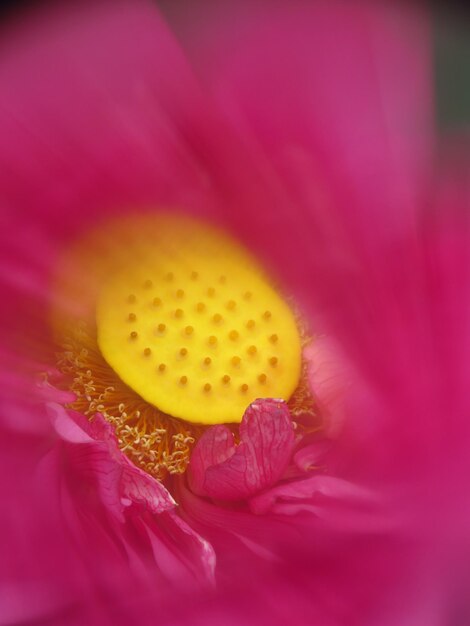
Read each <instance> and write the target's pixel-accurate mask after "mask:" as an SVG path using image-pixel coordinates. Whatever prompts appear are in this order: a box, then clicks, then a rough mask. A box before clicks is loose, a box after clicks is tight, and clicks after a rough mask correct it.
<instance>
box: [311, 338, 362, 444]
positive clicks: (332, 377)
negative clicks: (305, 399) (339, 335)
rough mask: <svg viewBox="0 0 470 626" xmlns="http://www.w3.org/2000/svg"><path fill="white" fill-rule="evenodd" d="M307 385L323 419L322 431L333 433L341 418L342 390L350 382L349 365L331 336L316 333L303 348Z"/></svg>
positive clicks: (335, 431) (342, 414)
mask: <svg viewBox="0 0 470 626" xmlns="http://www.w3.org/2000/svg"><path fill="white" fill-rule="evenodd" d="M303 356H304V359H305V360H306V362H307V363H308V375H309V382H310V387H311V389H312V392H313V394H314V395H315V400H316V402H317V404H318V407H319V409H320V410H321V413H322V416H323V417H324V419H325V434H326V435H327V436H330V437H334V436H335V435H336V434H338V432H339V431H340V430H341V426H342V423H343V420H344V404H345V394H346V393H347V390H348V387H349V386H350V385H351V382H352V372H351V371H350V370H351V367H350V366H348V365H347V363H346V359H345V357H344V355H342V354H341V351H340V349H339V347H338V346H337V345H336V344H335V342H334V341H333V340H332V339H331V338H330V337H325V336H321V337H315V338H314V339H313V340H312V341H311V342H310V343H309V344H308V346H306V347H305V348H304V351H303Z"/></svg>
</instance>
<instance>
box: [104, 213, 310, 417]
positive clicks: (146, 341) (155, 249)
mask: <svg viewBox="0 0 470 626" xmlns="http://www.w3.org/2000/svg"><path fill="white" fill-rule="evenodd" d="M134 227H135V225H134ZM138 227H139V228H140V229H141V230H140V233H139V236H138V237H134V236H132V233H131V232H128V237H127V246H126V249H125V254H121V253H119V254H118V259H117V260H118V262H117V263H114V270H113V271H111V272H110V273H108V274H107V275H106V278H105V280H103V282H102V283H101V286H100V287H99V289H98V290H97V300H96V326H97V340H98V346H99V349H100V351H101V353H102V355H103V357H104V359H105V360H106V361H107V363H108V364H109V365H110V366H111V367H112V368H113V370H114V371H115V372H116V373H117V375H118V376H119V377H120V378H121V380H122V381H124V382H125V383H126V384H127V385H128V386H129V387H130V388H131V389H133V390H134V391H135V392H137V393H138V394H139V395H140V396H141V397H142V398H143V399H144V400H145V401H147V402H148V403H150V404H152V405H153V406H155V407H157V408H158V409H160V410H161V411H163V412H165V413H167V414H169V415H172V416H174V417H178V418H181V419H184V420H186V421H188V422H193V423H199V424H218V423H226V422H240V421H241V419H242V417H243V413H244V411H245V409H246V408H247V406H248V405H249V404H250V403H251V402H252V401H253V400H254V399H256V398H260V397H276V398H283V399H285V400H288V399H289V398H290V396H291V395H292V393H293V392H294V390H295V389H296V387H297V386H298V383H299V377H300V373H301V341H300V337H299V332H298V329H297V325H296V321H295V317H294V315H293V313H292V311H291V309H290V308H289V306H288V305H287V303H286V302H285V301H284V300H283V298H282V297H281V296H280V295H279V294H278V292H277V291H276V290H275V289H273V287H272V286H271V284H270V283H269V280H268V278H267V276H266V275H265V273H264V272H263V270H262V268H261V267H260V266H259V264H258V263H257V262H256V260H255V259H254V258H253V257H252V256H251V255H250V254H249V253H248V252H247V251H246V250H245V249H244V248H242V247H241V246H240V245H239V244H238V243H237V242H235V241H234V240H233V239H231V238H230V237H228V236H227V235H226V234H225V233H223V232H221V231H219V230H217V229H214V228H212V227H209V226H207V225H205V224H202V223H201V222H196V221H194V220H189V219H186V218H185V219H182V218H178V217H171V216H159V217H158V218H155V217H152V218H146V219H143V220H142V219H141V220H140V221H139V222H138ZM121 235H122V236H124V239H126V233H125V231H124V232H122V233H121Z"/></svg>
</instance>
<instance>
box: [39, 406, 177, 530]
mask: <svg viewBox="0 0 470 626" xmlns="http://www.w3.org/2000/svg"><path fill="white" fill-rule="evenodd" d="M48 409H49V412H50V415H51V419H52V422H53V424H54V427H55V429H56V431H57V434H58V435H59V436H60V437H61V438H62V439H64V440H65V441H67V442H69V443H70V444H82V445H81V446H79V447H78V448H77V447H75V446H73V447H71V450H70V453H71V454H73V455H74V456H75V460H76V462H77V463H78V464H79V465H80V466H81V468H82V471H84V472H85V473H87V474H89V473H90V472H91V473H92V474H93V475H94V476H95V478H96V480H97V482H98V486H99V491H100V494H101V498H102V500H103V502H104V504H105V505H106V506H107V507H108V508H109V510H110V511H111V512H113V513H114V514H115V515H116V516H117V517H118V518H119V519H123V512H124V510H125V509H126V508H128V507H131V506H132V507H134V508H135V507H136V508H137V509H138V510H140V511H141V512H142V511H145V510H148V511H150V512H151V513H162V512H163V511H167V510H170V509H172V508H174V507H175V505H176V503H175V501H174V500H173V498H172V497H171V495H170V494H169V492H168V491H167V490H166V489H165V487H164V486H163V485H162V483H160V482H159V481H157V480H155V478H152V476H150V475H149V474H147V473H146V472H144V471H143V470H141V469H140V468H138V467H137V466H135V465H134V464H133V463H131V461H129V459H128V458H127V457H126V456H125V454H123V453H122V452H121V450H120V449H119V447H118V443H117V440H116V436H115V434H114V430H113V427H112V426H111V424H109V423H108V422H107V421H106V420H105V419H104V418H103V417H102V416H101V415H100V414H99V413H98V414H96V415H95V417H94V418H93V421H89V420H87V419H86V417H85V416H83V415H81V414H80V413H76V412H74V411H66V410H65V409H64V408H63V407H62V406H61V405H58V404H52V403H51V404H49V405H48Z"/></svg>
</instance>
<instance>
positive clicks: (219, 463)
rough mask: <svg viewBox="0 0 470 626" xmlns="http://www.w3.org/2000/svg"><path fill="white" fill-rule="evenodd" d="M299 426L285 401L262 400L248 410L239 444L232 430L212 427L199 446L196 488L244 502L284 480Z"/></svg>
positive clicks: (194, 461)
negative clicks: (295, 433)
mask: <svg viewBox="0 0 470 626" xmlns="http://www.w3.org/2000/svg"><path fill="white" fill-rule="evenodd" d="M293 447H294V428H293V425H292V420H291V417H290V413H289V409H288V408H287V405H286V403H285V402H284V401H283V400H273V399H262V400H256V401H255V402H253V403H252V404H251V405H250V406H249V407H248V409H247V410H246V411H245V415H244V416H243V420H242V423H241V425H240V444H239V445H238V446H236V445H235V443H234V438H233V434H232V433H231V431H230V430H229V429H228V428H227V426H221V425H220V426H213V427H212V428H209V430H208V431H207V432H206V433H204V435H203V436H202V437H201V439H200V440H199V441H198V443H197V445H196V446H195V448H194V451H193V454H192V457H191V462H190V465H189V482H190V486H191V489H192V490H193V491H194V492H195V493H197V494H199V495H201V496H208V497H211V498H215V499H220V500H241V499H243V498H246V497H248V496H250V495H252V494H254V493H256V492H258V491H260V490H261V489H264V488H266V487H269V486H270V485H272V484H273V483H275V482H276V481H277V480H279V478H280V477H281V476H282V474H283V472H284V471H285V469H286V467H287V465H288V463H289V460H290V458H291V455H292V450H293Z"/></svg>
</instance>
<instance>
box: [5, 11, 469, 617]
mask: <svg viewBox="0 0 470 626" xmlns="http://www.w3.org/2000/svg"><path fill="white" fill-rule="evenodd" d="M182 6H183V7H184V10H181V9H180V8H178V7H177V6H170V5H169V6H168V7H167V11H168V16H167V19H168V24H170V26H168V25H167V24H166V22H165V20H164V19H163V18H162V17H161V16H160V15H159V13H158V11H157V9H156V7H155V6H154V5H153V4H151V3H147V2H144V1H140V0H132V1H131V0H121V1H119V2H113V3H110V2H106V1H105V0H103V1H100V2H98V3H91V4H90V5H87V6H78V5H76V6H71V7H67V8H64V7H60V6H52V5H51V6H49V7H47V8H45V9H43V10H37V11H36V12H31V13H25V14H22V15H21V17H19V18H17V19H16V20H13V19H12V20H11V21H10V22H9V23H8V24H6V25H4V32H3V33H2V35H3V61H2V64H1V66H0V84H1V85H2V86H3V87H2V90H1V95H0V107H1V110H2V112H3V115H2V116H1V118H0V136H1V137H2V145H1V147H0V159H1V163H2V167H1V168H0V202H1V207H2V225H3V228H2V230H1V232H0V254H1V259H2V263H1V269H0V280H1V286H2V294H3V307H2V312H1V316H2V330H3V333H2V338H1V343H0V354H1V356H2V361H3V363H4V365H2V367H1V368H0V380H1V382H2V387H1V390H2V394H1V411H0V433H1V436H0V447H1V459H2V469H3V471H2V473H1V476H2V478H1V487H2V495H3V502H4V507H3V511H4V514H3V515H2V519H1V520H0V530H1V536H2V538H3V539H4V542H3V545H2V555H3V557H2V563H1V565H0V580H1V583H2V584H1V587H0V589H1V590H2V591H1V592H0V618H1V619H0V621H1V623H5V624H8V623H22V622H23V623H29V622H33V621H38V622H39V621H41V620H42V621H44V622H47V623H50V624H55V623H57V624H60V623H67V624H74V623H77V624H93V623H100V624H106V623H110V624H119V623H134V622H139V623H143V624H145V623H155V621H156V620H157V621H158V623H161V624H179V623H190V624H212V623H213V624H221V623H223V624H238V623H246V622H248V623H249V622H253V623H269V624H285V623H295V624H303V623H305V624H312V623H318V624H322V625H328V624H356V623H357V624H405V623H409V624H427V625H431V624H441V623H451V622H452V623H453V620H454V621H455V622H456V623H457V622H458V620H459V619H461V620H462V619H463V620H464V619H465V615H466V614H468V606H467V601H466V596H465V591H464V589H465V586H466V580H467V576H468V564H467V560H468V559H467V557H468V547H469V536H468V530H467V527H468V513H469V511H468V510H467V509H468V505H467V499H466V489H465V480H464V477H465V476H466V472H467V471H468V469H469V467H468V441H469V439H468V428H469V427H468V420H467V414H468V411H467V408H468V407H467V405H468V400H467V394H466V380H467V378H468V376H467V375H468V366H467V364H466V354H467V345H466V342H467V336H468V330H467V326H468V321H467V320H468V318H469V316H468V310H467V309H468V305H467V300H468V297H467V292H468V276H467V269H466V267H467V262H468V259H467V254H468V252H467V248H468V231H467V223H466V215H465V210H466V209H467V204H468V183H467V181H468V161H467V158H468V157H467V156H466V151H465V148H463V150H462V152H461V153H459V154H458V155H457V156H458V158H457V164H458V167H454V162H453V161H452V160H451V159H449V161H448V162H447V163H446V167H445V169H444V171H443V172H442V171H441V172H440V173H439V174H438V175H437V174H434V170H435V169H436V168H435V162H436V161H437V159H436V158H435V157H434V145H433V144H434V139H433V137H434V130H433V120H432V97H431V91H432V84H431V82H432V81H431V76H430V61H431V58H430V48H429V26H428V23H427V19H426V16H425V15H424V14H423V13H422V12H421V10H419V9H411V8H407V9H406V10H405V8H404V7H402V6H399V7H397V6H396V5H393V4H392V3H369V2H360V3H354V4H351V3H348V2H346V1H344V2H341V1H337V0H334V1H331V0H329V1H328V2H320V1H317V2H312V3H300V2H299V3H297V2H293V3H287V4H281V5H279V6H277V5H272V4H269V6H268V5H267V4H264V3H254V4H253V3H250V4H249V5H248V4H246V5H244V4H243V3H242V4H240V3H233V4H232V3H226V2H222V3H218V4H217V5H214V6H212V7H209V6H207V5H205V4H201V5H199V4H198V5H196V4H187V5H186V4H184V5H182ZM195 20H196V22H195ZM462 155H463V156H462ZM449 163H450V165H449ZM431 176H433V178H432V177H431ZM176 208H177V209H176ZM162 209H165V210H166V211H167V212H168V210H170V211H171V210H173V211H175V212H176V213H177V214H178V215H180V214H181V213H183V214H185V215H188V216H190V219H193V220H195V222H194V223H196V224H199V223H201V222H202V221H204V222H205V223H208V224H212V225H216V226H217V227H220V228H222V229H223V231H224V232H230V233H232V234H233V235H234V236H235V238H236V239H237V240H239V241H241V242H242V243H243V244H244V245H245V246H247V247H248V248H249V250H250V251H251V253H252V254H253V255H254V256H255V257H256V261H257V262H260V263H262V264H263V266H264V267H266V268H267V270H268V272H269V273H270V274H271V275H272V278H273V279H275V281H276V284H277V285H280V291H283V290H284V291H285V292H288V293H290V294H292V295H293V296H294V298H295V300H296V302H297V303H298V306H299V307H300V310H301V311H302V314H303V318H304V320H305V321H306V322H307V323H308V327H309V329H313V331H312V330H311V331H310V332H313V334H314V338H313V341H311V342H310V343H309V344H308V345H307V346H305V347H304V348H303V351H302V363H303V366H304V370H305V373H306V384H305V388H304V389H303V393H304V394H306V396H305V397H307V399H308V401H307V400H305V401H303V404H302V400H299V403H300V406H301V409H302V410H298V411H295V412H294V406H293V404H292V402H291V401H290V400H289V402H286V401H283V400H281V399H276V398H273V397H271V396H267V397H263V398H259V399H254V401H253V402H249V403H247V407H246V410H245V412H244V414H243V419H242V421H241V424H240V426H239V427H238V426H237V427H236V428H234V427H228V426H227V425H226V424H224V423H218V424H215V425H212V426H211V425H210V423H212V422H209V421H208V422H205V425H204V427H198V426H194V424H192V423H191V420H189V422H188V423H187V424H186V425H185V426H184V427H183V426H181V420H180V421H178V422H177V423H178V424H179V426H178V428H180V430H178V432H176V435H177V437H179V436H181V438H180V439H178V438H177V439H175V441H177V442H179V445H180V446H181V447H176V448H175V450H176V453H178V452H181V451H183V452H181V455H180V456H178V454H174V452H175V450H173V449H172V450H166V449H164V443H165V442H163V444H162V442H161V440H159V439H158V437H157V436H155V437H154V439H153V440H152V442H153V443H152V444H151V445H147V443H145V446H147V447H145V446H143V447H142V446H140V444H139V442H138V441H137V439H138V438H139V437H140V436H142V437H143V436H144V435H147V434H148V433H147V431H145V432H144V430H142V432H140V431H139V432H140V434H139V433H137V434H136V433H132V437H131V438H130V439H129V440H125V443H123V441H124V439H123V437H122V436H121V435H122V433H118V431H117V427H116V424H118V422H117V421H116V420H114V421H113V420H111V419H110V418H109V415H108V407H105V406H102V405H101V404H100V402H101V400H100V401H97V402H96V403H95V404H96V406H95V405H93V406H94V409H93V410H91V408H90V407H91V406H92V401H93V398H91V395H92V394H94V393H95V392H96V388H94V387H93V388H92V383H91V382H90V380H91V378H90V377H88V378H87V373H86V372H87V367H88V366H87V365H86V363H85V365H83V367H82V365H80V364H77V363H79V362H78V360H77V358H78V357H80V354H81V353H76V352H74V349H75V348H74V346H72V347H71V346H70V345H68V344H66V347H65V348H64V347H62V356H59V357H57V356H56V355H55V352H57V345H56V344H55V339H54V337H53V331H52V329H53V328H54V322H52V321H51V311H52V314H53V315H54V314H58V313H59V314H60V315H63V314H65V313H66V314H67V315H71V314H74V315H75V314H77V312H80V315H82V314H83V315H84V314H85V313H86V312H87V307H88V305H89V302H88V301H85V300H82V299H80V298H78V299H74V298H71V297H68V298H67V297H66V296H65V295H64V293H65V292H62V291H61V290H60V289H57V285H56V283H55V281H56V280H57V275H58V273H60V272H59V270H63V271H64V273H65V275H67V276H68V278H69V282H70V283H71V284H72V286H73V287H74V288H75V287H76V288H77V289H82V288H83V286H82V284H81V282H80V281H83V283H84V284H85V287H86V288H87V289H88V290H89V291H87V289H85V290H84V291H82V292H83V293H92V292H93V289H94V288H95V287H97V288H99V289H104V285H103V284H101V283H100V273H99V271H100V270H99V267H100V261H97V262H96V264H95V265H93V264H92V265H91V266H90V268H89V269H88V270H87V271H86V272H85V271H83V268H82V271H81V273H73V272H72V271H71V270H70V267H71V266H69V265H68V264H67V262H66V260H64V251H65V254H66V253H67V251H69V250H70V249H71V248H72V246H73V245H74V244H75V242H76V241H77V240H78V241H87V240H86V237H87V236H89V235H90V233H91V232H93V231H94V229H95V227H96V226H99V225H100V224H103V223H108V224H109V223H116V219H117V218H118V217H122V216H125V217H126V219H127V218H129V216H130V218H131V221H130V222H129V223H130V224H132V220H137V219H140V217H139V216H141V215H142V212H144V214H145V216H146V217H145V218H144V219H147V218H148V216H149V215H160V213H161V212H162ZM106 220H108V222H106ZM114 234H115V233H114ZM109 239H110V240H111V241H110V242H109V243H110V246H111V243H115V242H114V239H113V238H112V237H110V238H109ZM132 241H133V240H132V234H131V230H129V238H128V239H127V240H126V238H125V237H124V240H123V248H126V245H128V246H129V250H128V251H127V252H123V254H129V256H130V257H132V255H133V253H134V252H135V250H136V249H135V248H132V245H133V244H132ZM117 247H118V248H119V245H118V246H117ZM109 250H110V254H109V257H108V256H107V255H106V254H105V253H106V252H108V250H107V249H103V250H102V251H103V254H102V255H101V256H102V257H103V259H104V260H106V259H107V258H112V259H115V258H117V257H115V256H114V257H113V256H112V254H114V252H113V253H112V254H111V251H112V248H111V247H110V249H109ZM100 251H101V249H100ZM87 252H90V250H89V249H88V248H87ZM226 254H227V256H228V254H229V253H228V251H226ZM98 257H99V255H98ZM98 257H96V258H95V261H96V259H98ZM222 257H223V255H222ZM69 260H70V259H69ZM237 267H238V266H237ZM68 295H69V296H70V294H68ZM156 306H157V305H156ZM132 315H134V317H133V318H132V317H131V316H132ZM129 316H130V317H129V319H130V320H132V319H134V320H135V319H136V316H135V313H132V312H131V313H130V314H129ZM93 319H95V310H94V309H93ZM139 328H140V327H139ZM187 328H188V329H189V330H187V332H188V334H189V333H192V332H193V331H192V327H191V326H188V327H187ZM80 332H81V331H80ZM162 333H163V330H162ZM131 335H132V333H131ZM135 336H136V337H137V334H136V335H135ZM131 338H132V337H131ZM233 338H234V339H235V338H236V334H235V335H233ZM101 340H102V341H104V339H103V338H101ZM275 341H276V339H274V340H273V342H275ZM84 345H85V344H80V347H81V348H83V346H84ZM86 346H87V348H86V349H87V350H89V349H90V346H89V345H88V344H86ZM96 346H98V340H96ZM100 347H101V349H102V347H103V345H102V344H101V345H100ZM98 352H99V351H98ZM64 353H67V355H68V356H66V357H64ZM77 354H78V357H77ZM144 354H145V352H144ZM148 354H150V352H149V353H148ZM88 355H89V353H88ZM181 355H182V356H184V355H185V353H181ZM97 358H102V356H100V355H98V357H97ZM64 359H65V361H64ZM67 359H68V360H67ZM64 362H66V367H68V368H69V369H66V367H64ZM103 362H104V361H103ZM209 362H210V360H209ZM100 363H101V361H100ZM71 364H72V365H71ZM161 365H163V366H165V364H164V363H162V364H161ZM271 365H272V367H273V368H275V367H276V365H277V361H276V357H274V361H272V362H271ZM79 366H80V367H82V369H83V372H84V374H83V376H82V378H81V379H80V381H81V382H80V384H83V385H84V391H83V394H82V395H83V397H85V399H86V397H87V395H90V400H86V402H88V405H87V406H88V409H90V410H88V409H87V410H86V411H85V409H83V411H80V410H77V406H76V404H75V403H76V402H77V401H78V400H77V396H78V395H80V394H79V393H78V392H77V389H76V388H72V387H71V386H70V385H67V384H65V380H66V379H67V375H68V374H70V373H71V372H72V374H73V375H75V374H77V371H78V369H79ZM124 366H125V367H127V364H125V365H124ZM119 367H120V364H119V363H118V364H117V365H115V364H114V363H113V368H111V367H110V366H109V364H108V365H107V367H106V368H105V375H104V378H103V380H104V379H105V378H106V376H108V375H112V376H115V378H114V379H113V380H118V381H119V382H118V383H116V384H119V385H122V388H124V387H126V389H127V388H128V387H130V388H132V390H133V387H132V384H130V383H129V381H128V380H127V379H126V380H124V378H123V379H122V380H120V379H119V376H118V374H119ZM234 367H236V362H234ZM70 368H71V369H70ZM74 368H75V369H74ZM114 370H116V372H118V373H117V374H116V372H115V371H114ZM161 371H162V372H163V371H164V367H163V369H162V370H161ZM126 372H127V370H126ZM288 374H289V373H288V372H287V371H286V376H287V375H288ZM260 376H263V374H261V375H260ZM264 376H265V378H264V379H263V378H260V379H259V381H260V385H262V384H264V383H265V380H266V375H265V374H264ZM141 378H142V379H143V377H141ZM184 378H185V376H182V377H181V381H180V382H181V385H183V386H184V385H186V383H187V380H183V379H184ZM140 382H141V381H139V384H140ZM87 385H88V387H87ZM106 390H107V388H106V389H104V390H103V394H106ZM241 390H242V392H244V393H245V392H246V391H247V390H246V389H241ZM146 391H148V389H147V390H146ZM213 391H214V390H213V389H212V388H211V386H210V384H209V386H208V387H207V388H206V392H207V393H209V392H213ZM96 393H97V392H96ZM149 393H154V389H153V388H152V389H151V390H150V392H149ZM140 395H142V397H144V396H145V394H144V393H141V394H140ZM140 395H139V402H146V401H145V400H143V399H142V398H140ZM103 397H105V396H103ZM302 397H303V396H302ZM100 398H101V396H100ZM312 399H313V400H314V403H315V405H314V406H315V410H314V411H313V410H312V405H311V401H312ZM170 400H171V398H170ZM309 402H310V404H308V403H309ZM147 404H148V403H147ZM139 406H140V405H139ZM207 406H209V405H207ZM306 407H307V408H306ZM297 408H298V407H297ZM113 410H115V411H116V410H117V411H120V413H121V414H122V413H123V411H124V409H119V407H118V408H117V409H116V407H113ZM85 413H87V415H85ZM112 417H113V418H114V417H115V416H114V414H113V415H112ZM166 417H168V416H166ZM193 421H194V420H193ZM171 424H172V427H175V428H176V426H175V422H174V421H171ZM168 428H170V427H168ZM184 429H187V431H186V430H184ZM183 430H184V432H183ZM188 433H189V434H188ZM153 434H155V432H154V433H153ZM156 435H158V432H157V433H156ZM165 436H166V435H165ZM193 439H196V440H197V441H195V442H194V447H193V448H192V451H190V445H192V440H193ZM165 441H166V440H165ZM160 445H161V446H162V447H161V448H160V447H158V446H160ZM132 446H133V449H132V450H130V449H131V448H132ZM139 446H140V447H139ZM185 446H186V447H185ZM157 448H158V450H159V452H158V454H160V453H161V454H162V455H163V452H165V453H166V454H169V455H170V457H171V459H172V461H171V462H172V463H177V462H178V461H177V460H178V459H180V458H183V461H184V462H187V460H188V459H189V466H188V468H187V471H186V472H183V471H181V472H180V471H179V469H178V471H175V472H174V473H172V472H171V471H170V472H169V473H167V474H165V472H163V470H162V475H161V476H160V475H159V474H158V471H159V469H158V468H159V467H160V466H159V465H158V463H159V462H160V461H161V460H162V459H163V458H164V457H163V456H161V457H160V456H159V457H158V459H157V461H155V458H156V457H155V455H156V452H155V450H156V449H157ZM142 450H144V452H145V454H144V453H143V452H142ZM161 450H163V452H161ZM188 451H190V452H188ZM132 455H134V456H132ZM139 455H141V456H139ZM142 455H143V456H142ZM146 455H147V456H146ZM152 455H153V456H152ZM185 455H186V456H185ZM157 456H158V455H157ZM165 458H167V457H165ZM149 459H150V460H151V465H148V463H150V461H149ZM175 459H176V460H175ZM169 463H170V462H169V461H168V463H167V465H166V466H165V467H166V469H168V467H169ZM146 464H147V465H146ZM175 467H176V466H175ZM149 468H150V469H149ZM182 469H185V467H183V468H182Z"/></svg>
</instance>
